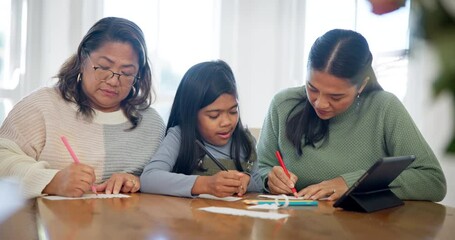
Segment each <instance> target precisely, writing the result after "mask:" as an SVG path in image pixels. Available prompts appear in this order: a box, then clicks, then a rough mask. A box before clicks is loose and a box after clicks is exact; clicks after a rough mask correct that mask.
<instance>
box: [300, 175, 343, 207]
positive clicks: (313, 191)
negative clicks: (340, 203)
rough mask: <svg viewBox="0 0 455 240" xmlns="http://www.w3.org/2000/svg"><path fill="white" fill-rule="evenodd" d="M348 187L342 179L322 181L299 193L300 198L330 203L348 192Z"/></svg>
mask: <svg viewBox="0 0 455 240" xmlns="http://www.w3.org/2000/svg"><path fill="white" fill-rule="evenodd" d="M347 190H348V186H347V185H346V182H345V181H344V179H343V178H342V177H336V178H334V179H330V180H326V181H322V182H320V183H318V184H314V185H310V186H308V187H306V188H304V189H302V190H300V191H299V193H298V194H299V196H303V198H304V199H312V200H317V199H321V198H325V199H327V200H329V201H335V200H337V199H338V198H340V197H341V196H342V195H343V194H344V193H345V192H346V191H347Z"/></svg>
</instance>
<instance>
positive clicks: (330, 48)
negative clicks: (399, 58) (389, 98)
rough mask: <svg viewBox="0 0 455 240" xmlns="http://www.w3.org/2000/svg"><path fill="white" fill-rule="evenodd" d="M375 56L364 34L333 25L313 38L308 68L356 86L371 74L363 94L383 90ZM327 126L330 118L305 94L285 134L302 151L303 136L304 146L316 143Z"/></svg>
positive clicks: (323, 135) (299, 152)
mask: <svg viewBox="0 0 455 240" xmlns="http://www.w3.org/2000/svg"><path fill="white" fill-rule="evenodd" d="M372 60H373V56H372V55H371V52H370V49H369V46H368V42H367V40H366V39H365V38H364V37H363V36H362V35H361V34H359V33H357V32H355V31H352V30H344V29H333V30H330V31H328V32H327V33H325V34H324V35H322V36H321V37H319V38H318V39H316V41H315V42H314V44H313V46H312V47H311V51H310V55H309V60H308V69H309V70H310V71H320V72H325V73H328V74H330V75H333V76H335V77H338V78H342V79H347V81H349V82H350V84H352V85H354V86H357V88H360V86H361V84H362V83H363V81H364V80H365V79H366V78H367V77H368V78H369V80H368V83H367V85H366V86H365V88H364V89H363V91H362V94H367V93H369V92H372V91H378V90H382V87H381V85H379V83H378V81H377V79H376V76H375V74H374V71H373V69H372V67H371V62H372ZM297 109H299V110H298V111H297ZM328 128H329V120H322V119H320V118H319V117H318V116H317V114H316V112H315V110H314V108H313V106H311V104H310V102H309V100H308V98H307V96H305V97H303V98H302V99H300V100H299V102H298V103H297V104H296V105H295V106H294V107H293V108H292V110H291V111H290V112H289V115H288V116H287V120H286V137H287V138H288V139H289V141H291V143H292V144H293V145H294V147H295V149H296V150H297V153H298V154H299V155H301V154H302V147H301V145H302V138H304V146H306V145H311V146H314V143H316V142H318V141H320V140H321V139H323V138H325V137H326V136H327V131H328Z"/></svg>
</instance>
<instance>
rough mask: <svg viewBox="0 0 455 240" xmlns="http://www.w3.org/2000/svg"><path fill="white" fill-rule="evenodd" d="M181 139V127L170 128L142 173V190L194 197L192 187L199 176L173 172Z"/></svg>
mask: <svg viewBox="0 0 455 240" xmlns="http://www.w3.org/2000/svg"><path fill="white" fill-rule="evenodd" d="M180 141H181V133H180V129H179V128H178V127H174V128H170V129H169V131H168V133H167V135H166V137H165V138H164V139H163V142H162V143H161V145H160V146H159V148H158V150H157V152H156V153H155V155H154V156H153V157H152V160H151V161H150V162H149V163H148V164H147V165H146V166H145V168H144V171H143V172H142V174H141V192H146V193H155V194H164V195H172V196H179V197H193V195H192V194H191V189H192V188H193V185H194V182H195V181H196V178H197V177H198V176H197V175H185V174H180V173H173V172H172V169H173V168H174V165H175V162H176V161H177V157H178V154H179V150H180Z"/></svg>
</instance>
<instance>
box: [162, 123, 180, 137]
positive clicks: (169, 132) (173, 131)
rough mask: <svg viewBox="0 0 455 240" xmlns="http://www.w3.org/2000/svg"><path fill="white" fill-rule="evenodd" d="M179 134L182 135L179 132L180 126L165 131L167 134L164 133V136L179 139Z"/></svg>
mask: <svg viewBox="0 0 455 240" xmlns="http://www.w3.org/2000/svg"><path fill="white" fill-rule="evenodd" d="M181 134H182V130H181V128H180V126H174V127H171V128H169V129H168V130H167V133H166V135H174V136H178V137H179V138H180V135H181Z"/></svg>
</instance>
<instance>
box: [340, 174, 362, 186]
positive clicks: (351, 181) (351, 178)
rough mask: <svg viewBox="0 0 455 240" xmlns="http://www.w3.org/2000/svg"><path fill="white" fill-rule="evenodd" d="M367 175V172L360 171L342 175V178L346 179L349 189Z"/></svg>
mask: <svg viewBox="0 0 455 240" xmlns="http://www.w3.org/2000/svg"><path fill="white" fill-rule="evenodd" d="M364 173H365V170H359V171H355V172H350V173H346V174H343V175H341V177H342V178H343V179H344V181H345V182H346V185H348V188H349V187H351V186H352V185H353V184H354V183H355V181H357V179H359V178H360V177H361V176H362V175H363V174H364Z"/></svg>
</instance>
